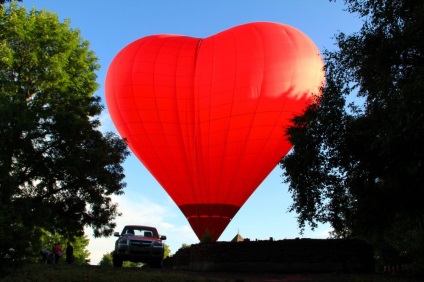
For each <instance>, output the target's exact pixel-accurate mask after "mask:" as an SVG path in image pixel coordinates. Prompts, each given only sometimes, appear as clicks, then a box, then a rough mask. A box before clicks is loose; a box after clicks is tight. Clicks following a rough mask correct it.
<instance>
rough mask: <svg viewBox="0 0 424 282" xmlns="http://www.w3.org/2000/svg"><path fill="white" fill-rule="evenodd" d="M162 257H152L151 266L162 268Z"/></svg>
mask: <svg viewBox="0 0 424 282" xmlns="http://www.w3.org/2000/svg"><path fill="white" fill-rule="evenodd" d="M162 261H163V260H162V259H152V260H151V261H150V267H151V268H162Z"/></svg>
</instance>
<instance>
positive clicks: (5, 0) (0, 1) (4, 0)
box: [0, 0, 22, 9]
mask: <svg viewBox="0 0 424 282" xmlns="http://www.w3.org/2000/svg"><path fill="white" fill-rule="evenodd" d="M13 1H14V0H0V6H2V5H4V4H5V3H10V2H13ZM15 1H16V2H22V0H15ZM0 9H2V7H0Z"/></svg>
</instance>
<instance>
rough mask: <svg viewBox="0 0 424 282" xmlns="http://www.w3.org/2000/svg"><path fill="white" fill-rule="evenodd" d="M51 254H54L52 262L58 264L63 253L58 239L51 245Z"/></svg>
mask: <svg viewBox="0 0 424 282" xmlns="http://www.w3.org/2000/svg"><path fill="white" fill-rule="evenodd" d="M53 255H54V263H55V264H58V263H59V258H60V257H61V256H62V255H63V249H62V246H61V245H60V242H59V241H58V242H57V243H56V244H55V245H54V246H53Z"/></svg>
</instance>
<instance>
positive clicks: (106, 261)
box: [99, 251, 113, 266]
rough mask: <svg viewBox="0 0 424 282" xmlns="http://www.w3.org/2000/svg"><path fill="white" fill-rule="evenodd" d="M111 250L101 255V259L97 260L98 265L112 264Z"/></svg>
mask: <svg viewBox="0 0 424 282" xmlns="http://www.w3.org/2000/svg"><path fill="white" fill-rule="evenodd" d="M112 253H113V251H112V252H110V253H106V254H104V255H103V257H102V259H101V260H100V262H99V265H100V266H113V258H112Z"/></svg>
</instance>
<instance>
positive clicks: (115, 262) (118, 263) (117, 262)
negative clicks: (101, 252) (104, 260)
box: [112, 254, 123, 267]
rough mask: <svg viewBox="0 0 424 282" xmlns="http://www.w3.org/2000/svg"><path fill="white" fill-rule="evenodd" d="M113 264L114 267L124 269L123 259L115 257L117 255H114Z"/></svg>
mask: <svg viewBox="0 0 424 282" xmlns="http://www.w3.org/2000/svg"><path fill="white" fill-rule="evenodd" d="M112 262H113V266H114V267H122V263H123V261H122V259H120V258H119V257H118V256H115V254H113V255H112Z"/></svg>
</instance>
